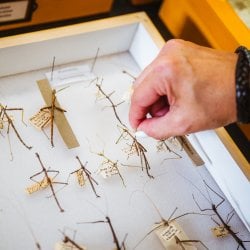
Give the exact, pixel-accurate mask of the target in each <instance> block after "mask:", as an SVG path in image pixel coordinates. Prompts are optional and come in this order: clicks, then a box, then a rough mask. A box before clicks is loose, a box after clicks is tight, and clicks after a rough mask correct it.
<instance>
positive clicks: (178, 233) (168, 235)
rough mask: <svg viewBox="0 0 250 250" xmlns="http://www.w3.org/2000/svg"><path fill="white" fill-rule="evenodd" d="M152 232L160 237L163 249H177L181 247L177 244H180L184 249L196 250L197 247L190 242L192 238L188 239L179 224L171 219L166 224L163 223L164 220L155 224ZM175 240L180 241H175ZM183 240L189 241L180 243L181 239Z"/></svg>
mask: <svg viewBox="0 0 250 250" xmlns="http://www.w3.org/2000/svg"><path fill="white" fill-rule="evenodd" d="M154 232H155V233H156V235H157V236H158V238H159V239H160V241H161V243H162V245H163V246H164V248H165V249H179V248H181V247H180V245H179V244H182V248H183V249H184V248H185V250H197V248H196V247H195V246H194V245H193V244H192V240H189V238H188V236H187V235H186V233H185V232H184V231H183V229H182V228H181V226H180V225H179V224H178V223H176V222H175V221H171V222H170V223H168V224H167V225H165V223H164V222H162V223H161V224H155V226H154ZM177 240H179V241H180V242H179V243H177ZM185 240H187V241H189V242H188V243H187V242H186V243H185V242H182V243H181V241H185Z"/></svg>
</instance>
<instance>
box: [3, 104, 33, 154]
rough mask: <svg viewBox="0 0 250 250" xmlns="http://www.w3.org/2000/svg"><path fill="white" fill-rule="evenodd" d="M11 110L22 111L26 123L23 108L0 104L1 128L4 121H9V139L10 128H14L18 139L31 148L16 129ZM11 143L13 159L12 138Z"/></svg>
mask: <svg viewBox="0 0 250 250" xmlns="http://www.w3.org/2000/svg"><path fill="white" fill-rule="evenodd" d="M10 111H21V112H22V122H23V123H24V121H23V108H8V107H7V106H3V105H2V104H0V129H3V128H4V123H7V136H8V140H9V132H10V128H12V129H13V130H14V132H15V134H16V136H17V138H18V140H19V141H20V142H21V143H22V144H23V146H24V147H26V148H27V149H31V148H32V147H31V146H28V145H27V144H26V143H25V142H24V141H23V139H22V137H21V136H20V134H19V132H18V131H17V129H16V127H15V125H14V123H13V118H12V117H11V116H10V115H9V114H8V113H9V112H10ZM24 124H25V123H24ZM25 125H26V124H25ZM0 133H1V131H0ZM9 145H10V153H11V159H13V154H12V151H11V144H10V140H9Z"/></svg>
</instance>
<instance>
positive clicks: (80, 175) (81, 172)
mask: <svg viewBox="0 0 250 250" xmlns="http://www.w3.org/2000/svg"><path fill="white" fill-rule="evenodd" d="M76 159H77V161H78V162H79V164H80V168H79V169H77V170H75V171H73V172H72V173H70V175H72V174H76V178H77V181H78V184H79V185H80V186H84V185H85V183H86V178H87V179H88V181H89V183H90V185H91V188H92V190H93V192H94V193H95V195H96V197H97V198H99V197H100V196H99V195H98V194H97V192H96V190H95V186H94V184H96V185H98V182H97V181H96V180H95V179H94V178H93V177H92V176H91V172H90V171H89V170H88V169H87V168H86V165H87V162H86V163H85V165H83V164H82V162H81V160H80V159H79V157H78V156H76Z"/></svg>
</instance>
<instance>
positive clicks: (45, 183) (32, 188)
mask: <svg viewBox="0 0 250 250" xmlns="http://www.w3.org/2000/svg"><path fill="white" fill-rule="evenodd" d="M49 182H52V180H51V179H50V178H49V179H48V178H46V177H44V178H43V179H42V180H41V181H40V182H38V183H35V184H34V185H32V186H30V187H27V188H26V192H27V193H28V194H32V193H35V192H37V191H40V190H42V189H45V188H47V187H48V186H49Z"/></svg>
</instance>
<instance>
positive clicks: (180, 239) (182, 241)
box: [134, 192, 208, 250]
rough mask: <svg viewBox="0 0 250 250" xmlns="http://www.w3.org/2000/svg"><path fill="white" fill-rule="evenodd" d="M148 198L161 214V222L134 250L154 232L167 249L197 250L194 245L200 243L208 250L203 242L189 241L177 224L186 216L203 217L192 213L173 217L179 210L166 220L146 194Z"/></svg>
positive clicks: (155, 225)
mask: <svg viewBox="0 0 250 250" xmlns="http://www.w3.org/2000/svg"><path fill="white" fill-rule="evenodd" d="M143 193H144V192H143ZM144 194H145V195H146V197H147V198H148V199H149V201H150V202H151V203H152V205H153V207H154V208H155V210H156V211H157V213H158V214H159V216H160V218H161V221H160V222H156V223H155V224H154V226H153V228H152V230H151V231H149V232H148V233H147V234H146V235H145V236H144V237H143V238H142V239H141V240H140V241H139V242H138V243H137V244H136V246H135V247H134V248H137V247H138V246H139V244H141V242H142V241H143V240H145V238H146V237H147V236H149V235H150V234H151V233H152V232H155V233H156V235H157V236H158V237H159V239H160V241H161V243H162V244H163V246H164V247H165V249H172V248H176V247H179V249H182V250H185V249H186V250H195V249H197V248H196V247H195V246H194V244H193V243H200V244H201V245H202V246H203V247H204V248H205V249H208V248H207V247H206V246H205V244H204V243H203V242H202V241H201V240H192V239H189V238H188V236H187V235H186V233H185V231H184V230H183V229H182V228H181V226H180V225H179V224H178V223H177V221H176V220H177V219H179V218H181V217H184V216H186V215H203V214H200V213H195V212H190V213H184V214H181V215H179V216H176V217H174V218H172V217H173V215H174V214H175V212H176V210H177V208H175V209H174V211H173V212H172V214H171V215H170V216H169V218H168V219H167V220H166V219H165V218H164V217H163V216H162V215H161V213H160V211H159V209H158V208H157V207H156V206H155V204H154V203H153V202H152V200H151V199H150V197H149V196H148V195H147V194H146V193H144Z"/></svg>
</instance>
